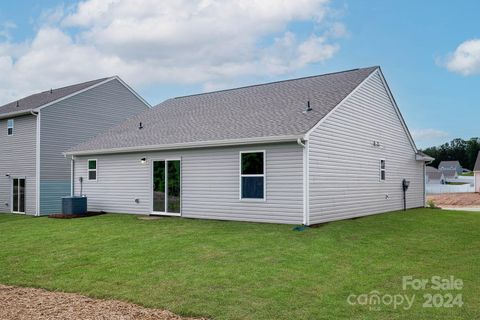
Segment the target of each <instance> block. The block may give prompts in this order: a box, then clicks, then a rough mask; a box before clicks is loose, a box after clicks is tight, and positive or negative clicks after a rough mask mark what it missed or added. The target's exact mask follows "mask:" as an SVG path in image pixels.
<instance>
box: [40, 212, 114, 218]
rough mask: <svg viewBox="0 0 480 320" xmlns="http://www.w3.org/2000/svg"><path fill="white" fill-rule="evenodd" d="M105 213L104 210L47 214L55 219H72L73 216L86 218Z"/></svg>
mask: <svg viewBox="0 0 480 320" xmlns="http://www.w3.org/2000/svg"><path fill="white" fill-rule="evenodd" d="M101 214H105V212H87V213H86V214H64V213H54V214H51V215H49V216H48V217H49V218H55V219H74V218H87V217H93V216H98V215H101Z"/></svg>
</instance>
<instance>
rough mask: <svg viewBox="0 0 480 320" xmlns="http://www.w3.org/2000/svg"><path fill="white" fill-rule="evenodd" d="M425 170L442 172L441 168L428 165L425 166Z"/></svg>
mask: <svg viewBox="0 0 480 320" xmlns="http://www.w3.org/2000/svg"><path fill="white" fill-rule="evenodd" d="M425 172H440V170H438V169H437V168H435V167H432V166H426V167H425Z"/></svg>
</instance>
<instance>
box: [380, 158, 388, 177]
mask: <svg viewBox="0 0 480 320" xmlns="http://www.w3.org/2000/svg"><path fill="white" fill-rule="evenodd" d="M382 161H383V163H385V168H383V169H382ZM378 169H379V171H378V180H379V181H380V182H385V181H387V161H385V159H383V158H382V159H380V160H379V161H378ZM382 171H383V172H385V179H383V180H382Z"/></svg>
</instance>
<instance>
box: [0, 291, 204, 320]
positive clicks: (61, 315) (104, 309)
mask: <svg viewBox="0 0 480 320" xmlns="http://www.w3.org/2000/svg"><path fill="white" fill-rule="evenodd" d="M0 306H1V307H0V319H2V320H3V319H18V320H24V319H25V320H26V319H38V320H47V319H48V320H56V319H82V320H99V319H102V320H103V319H105V320H106V319H118V320H120V319H121V320H130V319H132V320H133V319H141V320H157V319H161V320H184V319H194V318H184V317H180V316H178V315H176V314H173V313H171V312H169V311H165V310H160V309H148V308H144V307H141V306H138V305H135V304H132V303H127V302H121V301H116V300H101V299H92V298H88V297H85V296H82V295H78V294H73V293H62V292H50V291H46V290H43V289H33V288H18V287H10V286H4V285H0ZM197 319H200V318H197Z"/></svg>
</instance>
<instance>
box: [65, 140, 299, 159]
mask: <svg viewBox="0 0 480 320" xmlns="http://www.w3.org/2000/svg"><path fill="white" fill-rule="evenodd" d="M298 139H303V135H290V136H272V137H257V138H245V139H229V140H218V141H215V140H214V141H201V142H186V143H172V144H161V145H151V146H136V147H125V148H111V149H103V150H102V149H99V150H84V151H67V152H64V153H63V154H64V156H83V155H94V154H95V155H97V154H112V153H132V152H147V151H161V150H177V149H194V148H208V147H225V146H237V145H245V144H264V143H279V142H295V141H297V140H298Z"/></svg>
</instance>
